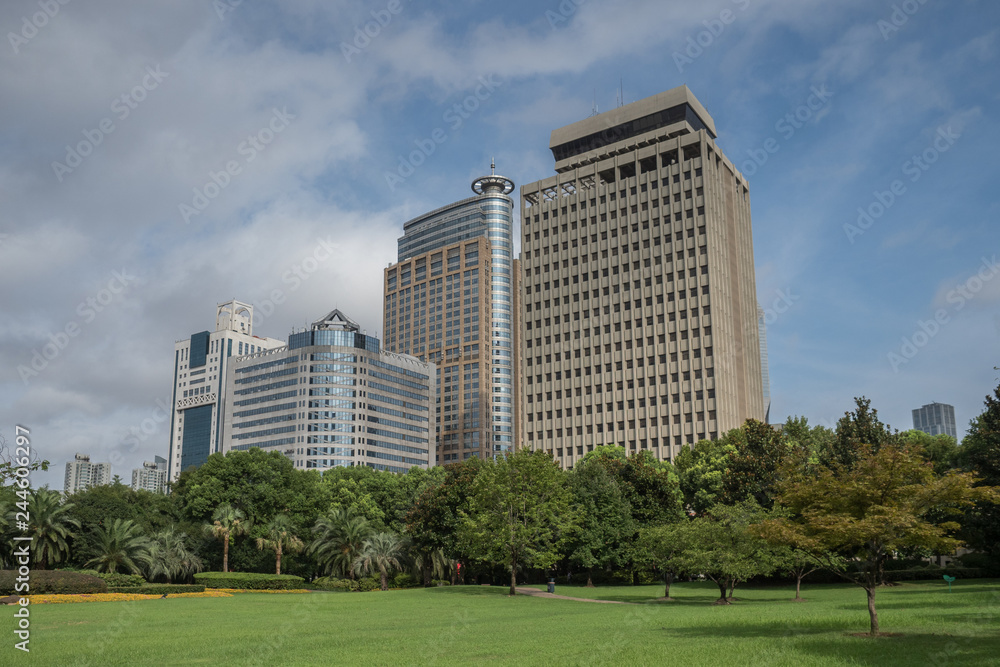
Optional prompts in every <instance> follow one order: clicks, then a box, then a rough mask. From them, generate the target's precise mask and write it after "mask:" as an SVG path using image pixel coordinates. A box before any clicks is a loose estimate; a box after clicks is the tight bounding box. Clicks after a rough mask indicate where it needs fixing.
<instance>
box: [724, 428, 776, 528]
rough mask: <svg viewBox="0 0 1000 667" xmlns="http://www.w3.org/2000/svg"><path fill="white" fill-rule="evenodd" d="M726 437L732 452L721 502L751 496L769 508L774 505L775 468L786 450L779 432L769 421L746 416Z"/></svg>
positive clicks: (736, 501)
mask: <svg viewBox="0 0 1000 667" xmlns="http://www.w3.org/2000/svg"><path fill="white" fill-rule="evenodd" d="M725 438H726V439H727V440H728V441H729V443H730V444H732V445H733V446H734V448H735V451H732V452H730V454H729V457H728V465H727V466H726V472H725V474H724V475H723V479H722V499H723V502H725V503H726V504H730V505H732V504H735V503H738V502H741V501H743V500H746V499H747V498H753V499H754V500H755V501H756V502H757V504H758V505H760V506H761V507H763V508H765V509H769V508H770V507H771V506H772V505H773V504H774V501H773V499H772V497H771V496H772V494H773V489H774V483H775V481H776V477H777V474H778V469H779V468H780V466H781V462H782V460H784V458H785V455H786V454H787V453H788V446H787V444H786V443H785V441H784V440H783V438H782V437H781V433H780V432H779V431H778V430H777V429H775V428H774V427H772V426H770V425H769V424H765V423H763V422H759V421H757V420H756V419H747V420H746V421H745V422H744V423H743V425H742V426H741V427H740V428H738V429H733V430H732V431H730V432H729V433H727V434H726V436H725Z"/></svg>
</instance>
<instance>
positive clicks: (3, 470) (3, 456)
mask: <svg viewBox="0 0 1000 667" xmlns="http://www.w3.org/2000/svg"><path fill="white" fill-rule="evenodd" d="M22 430H23V431H24V432H23V433H22ZM16 432H17V435H16V436H15V438H14V447H13V448H11V447H10V446H9V445H8V444H7V439H6V438H5V437H4V436H3V435H2V434H0V489H5V488H16V487H18V486H19V484H18V480H19V479H27V478H22V477H21V476H20V475H18V474H17V471H18V470H20V469H27V470H28V472H29V473H31V472H36V471H38V470H48V469H49V462H48V461H45V460H41V459H39V458H37V456H30V457H29V456H18V452H17V448H18V447H20V446H21V445H22V444H24V443H27V442H29V434H28V431H27V430H26V429H24V427H22V426H18V427H17V430H16ZM8 484H10V485H11V486H8ZM22 488H25V489H26V488H27V487H22Z"/></svg>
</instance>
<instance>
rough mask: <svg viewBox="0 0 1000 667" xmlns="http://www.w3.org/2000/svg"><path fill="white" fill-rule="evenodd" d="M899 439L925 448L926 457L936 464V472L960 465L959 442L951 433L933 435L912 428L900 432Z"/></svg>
mask: <svg viewBox="0 0 1000 667" xmlns="http://www.w3.org/2000/svg"><path fill="white" fill-rule="evenodd" d="M899 441H900V442H903V443H906V444H908V445H914V446H916V447H919V448H920V449H921V450H923V452H924V457H925V458H926V459H927V460H928V461H930V462H931V463H932V464H934V472H935V473H937V474H938V475H940V474H943V473H944V472H946V471H948V470H951V469H952V468H955V467H957V466H958V453H959V452H958V443H957V442H956V440H955V438H953V437H951V436H950V435H946V434H944V433H941V434H938V435H931V434H930V433H924V432H923V431H918V430H917V429H910V430H909V431H903V432H902V433H900V434H899Z"/></svg>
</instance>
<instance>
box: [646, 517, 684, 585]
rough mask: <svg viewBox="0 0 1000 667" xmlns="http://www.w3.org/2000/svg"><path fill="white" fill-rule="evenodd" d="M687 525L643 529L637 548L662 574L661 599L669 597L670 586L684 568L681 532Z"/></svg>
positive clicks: (676, 524) (668, 525)
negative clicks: (646, 555)
mask: <svg viewBox="0 0 1000 667" xmlns="http://www.w3.org/2000/svg"><path fill="white" fill-rule="evenodd" d="M686 527H687V523H686V522H684V523H673V524H667V525H663V526H653V527H652V528H643V529H642V531H640V533H639V542H638V546H639V548H640V549H642V550H643V551H644V552H645V553H646V554H648V562H649V563H650V564H651V565H653V566H654V567H655V568H656V569H657V571H659V572H661V573H662V574H663V584H664V588H663V599H664V600H673V598H671V597H670V584H672V583H673V582H674V577H676V576H677V575H678V574H680V573H681V571H682V568H683V567H684V566H685V560H684V547H685V543H684V537H683V531H684V529H685V528H686Z"/></svg>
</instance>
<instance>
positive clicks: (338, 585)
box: [306, 577, 382, 593]
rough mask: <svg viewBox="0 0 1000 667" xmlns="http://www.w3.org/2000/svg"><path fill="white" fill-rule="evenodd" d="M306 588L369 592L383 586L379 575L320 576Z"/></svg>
mask: <svg viewBox="0 0 1000 667" xmlns="http://www.w3.org/2000/svg"><path fill="white" fill-rule="evenodd" d="M306 588H311V589H313V590H320V591H350V592H362V593H364V592H368V591H377V590H381V588H382V580H381V578H379V577H363V578H361V579H337V578H335V577H320V578H319V579H316V580H314V581H313V582H311V583H310V584H308V585H306Z"/></svg>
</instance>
